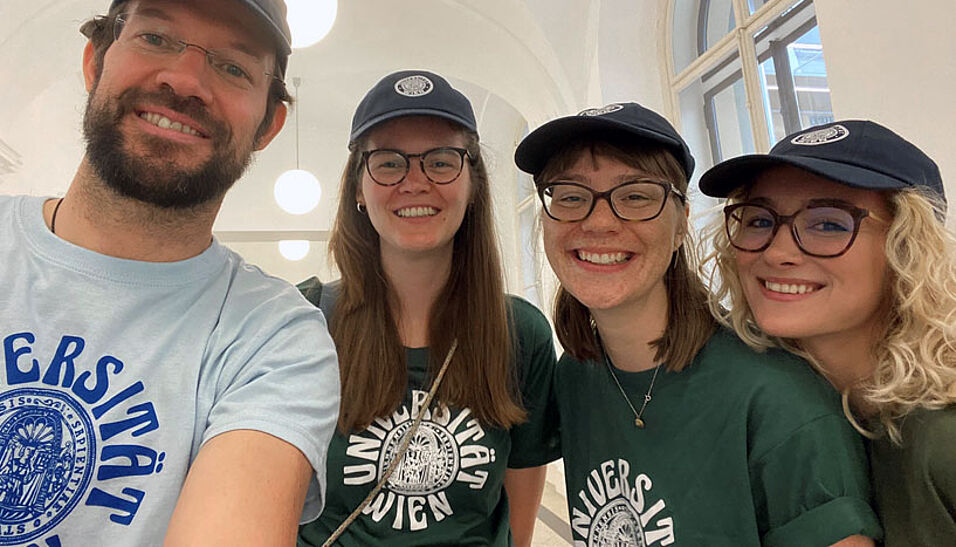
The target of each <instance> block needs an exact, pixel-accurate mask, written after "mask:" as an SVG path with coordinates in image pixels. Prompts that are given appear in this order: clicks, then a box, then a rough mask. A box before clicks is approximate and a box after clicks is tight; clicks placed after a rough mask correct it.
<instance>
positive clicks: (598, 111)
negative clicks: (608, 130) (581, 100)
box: [578, 103, 624, 116]
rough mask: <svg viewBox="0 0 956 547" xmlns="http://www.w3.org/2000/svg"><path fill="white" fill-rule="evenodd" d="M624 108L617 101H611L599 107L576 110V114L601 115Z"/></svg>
mask: <svg viewBox="0 0 956 547" xmlns="http://www.w3.org/2000/svg"><path fill="white" fill-rule="evenodd" d="M622 108H624V105H622V104H618V103H612V104H609V105H606V106H602V107H601V108H588V109H587V110H582V111H580V112H578V116H602V115H604V114H610V113H611V112H617V111H618V110H621V109H622Z"/></svg>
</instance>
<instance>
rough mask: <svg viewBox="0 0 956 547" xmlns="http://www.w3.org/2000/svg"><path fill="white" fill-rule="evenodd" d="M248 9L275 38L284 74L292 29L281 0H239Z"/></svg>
mask: <svg viewBox="0 0 956 547" xmlns="http://www.w3.org/2000/svg"><path fill="white" fill-rule="evenodd" d="M127 1H128V0H113V2H112V3H111V4H110V9H113V8H115V7H116V6H118V5H120V4H122V3H124V2H127ZM240 1H241V2H242V3H243V4H245V5H246V6H247V7H248V8H249V10H250V11H251V12H252V13H254V14H256V15H258V16H259V18H260V19H262V22H263V23H265V24H266V28H267V29H268V30H269V34H271V35H272V37H273V38H274V39H275V42H276V46H277V53H278V55H277V56H276V57H277V59H276V60H277V62H278V63H279V68H280V70H281V72H282V74H281V75H282V76H284V75H285V69H286V66H287V64H288V61H289V55H290V54H291V53H292V31H291V30H290V29H289V23H288V21H286V13H287V12H286V6H285V2H284V1H283V0H240Z"/></svg>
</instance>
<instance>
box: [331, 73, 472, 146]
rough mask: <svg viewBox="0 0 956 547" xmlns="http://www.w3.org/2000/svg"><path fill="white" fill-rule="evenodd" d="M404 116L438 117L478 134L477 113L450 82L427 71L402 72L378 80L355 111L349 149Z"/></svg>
mask: <svg viewBox="0 0 956 547" xmlns="http://www.w3.org/2000/svg"><path fill="white" fill-rule="evenodd" d="M402 116H438V117H440V118H445V119H446V120H451V121H453V122H455V123H457V124H460V125H462V126H464V127H465V128H466V129H468V130H469V131H472V132H475V133H477V132H478V123H477V122H476V121H475V111H474V110H473V109H472V107H471V101H469V100H468V98H467V97H465V96H464V95H463V94H462V93H461V92H460V91H458V90H457V89H455V88H454V87H452V86H451V84H449V83H448V81H447V80H445V79H444V78H442V77H441V76H439V75H438V74H435V73H433V72H428V71H426V70H402V71H399V72H393V73H392V74H389V75H388V76H386V77H384V78H382V79H381V80H379V82H378V83H377V84H375V86H374V87H372V89H370V90H369V92H368V93H366V94H365V97H363V98H362V102H360V103H359V105H358V108H356V109H355V114H354V115H353V116H352V131H351V132H350V134H349V146H352V145H353V144H354V143H355V141H356V140H358V138H359V137H361V136H362V134H363V133H365V132H366V131H368V130H369V129H371V128H372V127H373V126H376V125H378V124H380V123H382V122H385V121H388V120H391V119H393V118H399V117H402Z"/></svg>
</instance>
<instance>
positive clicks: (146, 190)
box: [83, 86, 252, 209]
mask: <svg viewBox="0 0 956 547" xmlns="http://www.w3.org/2000/svg"><path fill="white" fill-rule="evenodd" d="M95 96H96V86H94V88H93V90H92V91H91V92H90V96H89V99H88V100H87V103H86V113H85V114H84V117H83V135H84V137H85V138H86V157H87V158H88V159H89V162H90V164H91V165H92V167H93V169H94V171H95V172H96V174H97V176H99V178H100V179H101V180H102V181H103V182H104V183H105V184H106V186H107V187H109V188H110V189H111V190H113V191H115V192H116V193H118V194H119V195H121V196H124V197H128V198H133V199H136V200H139V201H142V202H144V203H148V204H150V205H155V206H157V207H160V208H164V209H190V208H193V207H196V206H199V205H203V204H206V203H208V202H210V201H213V200H218V199H221V198H222V196H223V195H224V194H225V193H226V191H227V190H229V188H231V187H232V185H233V184H234V183H235V182H236V180H238V179H239V177H241V176H242V173H243V171H245V169H246V167H247V166H248V165H249V162H250V159H251V158H252V145H251V144H250V145H249V147H248V149H243V150H238V149H237V147H236V146H229V143H232V142H233V134H232V132H231V131H230V130H229V128H228V127H227V126H226V125H225V124H223V123H221V122H218V121H216V120H214V119H212V117H211V116H210V115H209V114H208V112H207V111H206V108H205V107H204V106H203V105H202V104H201V103H199V102H198V101H197V100H196V99H194V98H183V97H179V96H177V95H176V94H175V93H173V92H172V90H170V89H168V88H163V89H162V90H161V91H157V92H151V93H148V92H145V91H142V90H140V89H136V88H130V89H127V90H126V91H124V92H123V93H121V94H120V95H119V96H117V97H104V98H103V99H102V100H101V101H99V102H100V103H101V104H96V103H95V102H94V97H95ZM137 104H140V105H157V106H164V107H166V108H168V109H170V110H172V111H174V112H179V113H182V114H185V115H187V116H189V117H190V118H192V119H193V120H196V121H197V122H198V123H199V124H200V126H201V127H202V128H203V131H204V132H205V134H206V136H207V137H208V138H209V139H210V140H211V142H212V144H213V154H212V157H210V158H209V159H208V160H207V161H206V162H204V163H203V164H201V165H198V166H196V167H193V168H183V167H180V166H179V165H177V164H176V162H175V160H173V159H171V158H175V157H176V156H177V154H178V153H181V152H182V151H183V150H188V149H189V147H190V145H186V144H182V143H178V142H173V141H171V140H167V139H164V138H162V137H158V136H154V135H148V134H140V135H139V136H138V137H137V140H138V141H139V142H140V143H141V144H142V145H144V146H145V148H146V151H145V152H144V153H133V152H130V151H129V150H128V149H127V148H126V145H127V144H128V143H126V142H124V141H125V139H124V136H123V134H122V132H121V131H120V124H121V122H122V121H123V119H124V118H125V117H126V116H127V115H128V114H129V113H135V108H134V106H135V105H137Z"/></svg>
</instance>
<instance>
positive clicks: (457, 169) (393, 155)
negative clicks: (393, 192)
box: [362, 146, 471, 186]
mask: <svg viewBox="0 0 956 547" xmlns="http://www.w3.org/2000/svg"><path fill="white" fill-rule="evenodd" d="M466 157H467V158H468V159H469V160H470V159H471V154H469V153H468V151H467V150H465V149H464V148H455V147H453V146H443V147H441V148H432V149H431V150H426V151H424V152H422V153H421V154H406V153H404V152H402V151H400V150H391V149H387V148H380V149H377V150H366V151H365V152H362V161H363V162H364V163H365V170H366V171H368V176H370V177H372V181H373V182H375V183H376V184H379V185H381V186H394V185H396V184H398V183H400V182H402V181H403V180H405V177H406V176H408V170H409V169H410V168H411V161H412V158H418V164H419V166H420V167H421V169H422V173H425V178H427V179H428V180H430V181H432V182H434V183H435V184H450V183H452V182H455V181H456V180H458V177H459V176H460V175H461V170H462V168H463V167H464V165H465V158H466Z"/></svg>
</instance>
